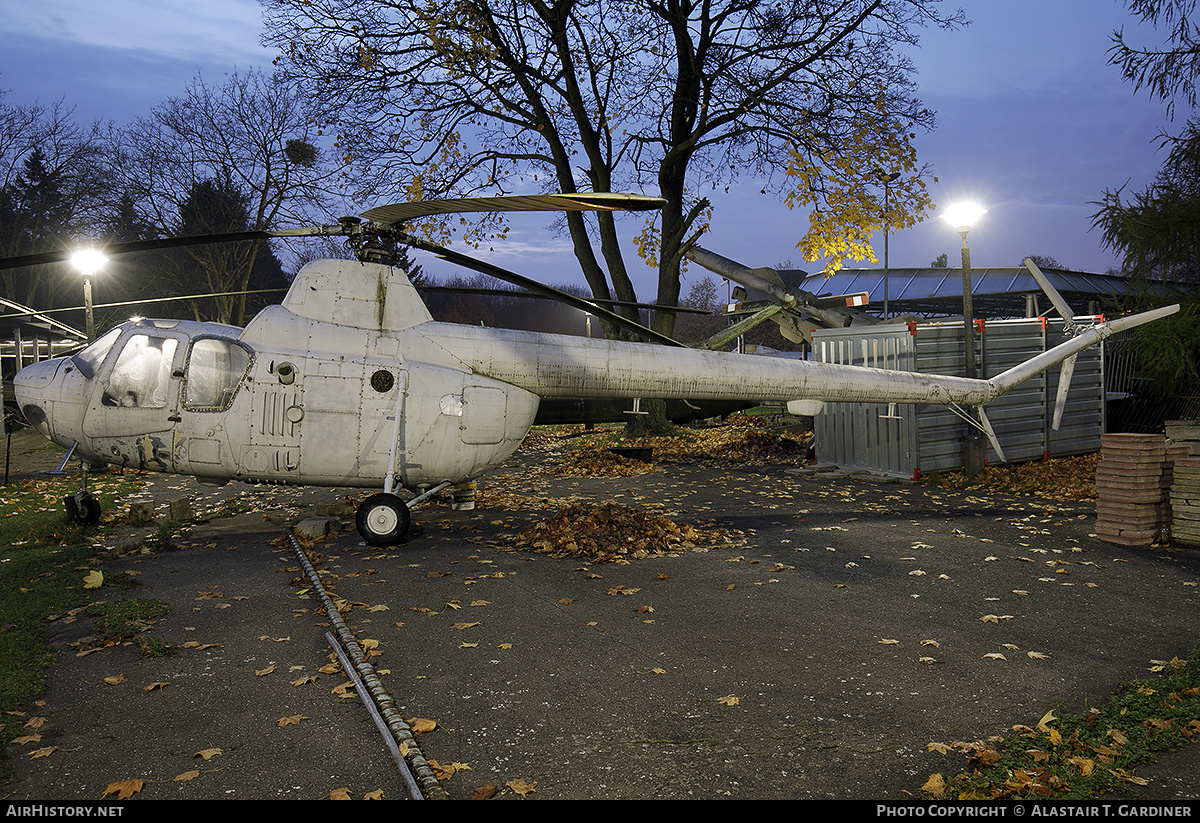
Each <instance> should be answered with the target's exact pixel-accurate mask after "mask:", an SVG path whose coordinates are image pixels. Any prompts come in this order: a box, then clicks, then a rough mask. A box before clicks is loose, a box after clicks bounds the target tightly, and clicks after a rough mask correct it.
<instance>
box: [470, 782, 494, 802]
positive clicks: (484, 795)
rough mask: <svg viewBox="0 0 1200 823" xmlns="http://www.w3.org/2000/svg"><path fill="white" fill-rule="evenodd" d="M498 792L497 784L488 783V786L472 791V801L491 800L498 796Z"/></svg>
mask: <svg viewBox="0 0 1200 823" xmlns="http://www.w3.org/2000/svg"><path fill="white" fill-rule="evenodd" d="M497 791H498V789H497V787H496V784H495V783H488V784H487V785H486V786H479V787H477V788H475V789H473V790H472V791H471V799H472V800H491V799H492V798H493V797H495V796H496V792H497Z"/></svg>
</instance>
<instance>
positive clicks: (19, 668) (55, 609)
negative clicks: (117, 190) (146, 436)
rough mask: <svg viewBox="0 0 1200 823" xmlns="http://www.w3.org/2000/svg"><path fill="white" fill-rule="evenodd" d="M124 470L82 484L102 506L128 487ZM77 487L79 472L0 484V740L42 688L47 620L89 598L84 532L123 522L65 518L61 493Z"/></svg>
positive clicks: (89, 548) (48, 658) (48, 656)
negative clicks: (81, 521)
mask: <svg viewBox="0 0 1200 823" xmlns="http://www.w3.org/2000/svg"><path fill="white" fill-rule="evenodd" d="M137 485H138V480H137V479H136V478H135V477H133V476H131V475H102V476H100V477H95V478H92V482H90V483H89V488H90V490H91V491H92V493H93V494H94V495H95V496H96V498H97V499H98V500H99V501H100V503H101V506H102V507H103V509H104V511H105V512H112V511H113V510H114V509H115V508H116V506H115V504H114V501H115V500H119V499H123V498H125V497H127V496H128V495H130V494H131V493H133V492H134V491H135V490H136V488H137ZM76 491H78V478H75V477H55V478H45V479H35V480H26V481H23V482H20V483H14V484H12V485H8V486H3V487H0V743H2V744H5V745H6V744H7V743H9V742H10V741H11V740H12V739H13V738H14V737H16V736H18V735H19V734H20V733H21V731H22V729H21V724H20V723H19V722H9V721H10V720H11V716H10V713H11V712H19V711H24V710H26V709H27V708H28V706H29V703H30V701H32V700H33V699H34V698H36V697H37V695H38V694H39V693H40V692H41V691H42V690H43V689H44V688H45V669H46V667H47V666H49V665H51V664H52V663H54V661H55V659H56V653H55V652H54V651H53V650H52V649H50V648H49V647H48V645H47V637H48V627H49V625H50V624H51V623H52V622H53V621H54V620H57V619H59V618H61V617H64V616H67V615H71V614H77V613H79V612H80V611H81V610H83V609H84V607H86V606H88V605H89V604H90V603H91V602H92V600H93V599H94V591H93V590H89V589H87V588H85V587H84V576H85V575H86V574H87V573H88V572H89V571H92V570H94V569H95V567H96V566H98V565H99V559H98V557H97V555H98V550H97V549H96V547H95V542H94V541H93V540H91V539H90V538H91V537H92V536H94V535H95V534H97V533H103V532H104V531H106V530H110V529H117V528H122V527H123V524H114V523H112V522H106V521H105V520H102V521H101V523H100V524H98V525H96V526H90V527H83V526H79V525H78V524H76V523H73V522H71V521H69V520H68V519H67V516H66V511H65V508H64V507H63V503H62V498H63V497H66V496H68V495H70V494H74V493H75V492H76Z"/></svg>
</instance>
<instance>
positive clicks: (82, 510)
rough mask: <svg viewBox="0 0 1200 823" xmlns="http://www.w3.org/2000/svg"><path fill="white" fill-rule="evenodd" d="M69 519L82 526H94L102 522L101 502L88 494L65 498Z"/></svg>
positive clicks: (81, 493) (82, 493)
mask: <svg viewBox="0 0 1200 823" xmlns="http://www.w3.org/2000/svg"><path fill="white" fill-rule="evenodd" d="M63 503H64V505H66V507H67V517H68V518H70V519H71V520H73V521H74V522H76V523H79V524H80V525H82V526H94V525H96V524H97V523H99V522H100V501H99V500H97V499H96V498H94V497H92V496H91V494H89V493H88V492H80V493H79V494H75V495H71V496H70V497H65V498H63Z"/></svg>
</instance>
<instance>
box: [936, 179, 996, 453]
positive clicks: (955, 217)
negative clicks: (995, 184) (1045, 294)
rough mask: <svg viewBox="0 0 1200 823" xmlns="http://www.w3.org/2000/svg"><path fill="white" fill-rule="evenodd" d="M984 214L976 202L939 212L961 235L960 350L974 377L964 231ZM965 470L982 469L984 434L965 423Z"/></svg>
mask: <svg viewBox="0 0 1200 823" xmlns="http://www.w3.org/2000/svg"><path fill="white" fill-rule="evenodd" d="M985 214H987V209H985V208H982V207H980V206H979V205H977V204H975V203H961V204H958V205H955V206H951V207H950V208H949V209H947V210H946V213H945V214H943V215H942V219H943V220H945V221H946V222H948V223H949V224H950V225H952V226H954V228H955V230H956V231H957V232H958V233H959V235H961V236H962V280H963V287H962V289H963V351H964V353H965V355H966V359H967V364H966V366H967V368H966V376H967V377H975V376H976V369H975V330H974V329H973V328H972V326H974V325H975V318H974V317H973V316H972V314H973V313H972V308H971V249H970V247H969V246H968V245H967V233H968V232H969V231H970V230H971V226H972V225H974V223H975V222H976V221H977V220H979V218H980V217H983V215H985ZM963 457H964V467H963V468H964V470H965V471H966V473H967V475H968V476H973V475H976V474H979V473H980V472H981V471H983V459H984V451H983V437H982V436H981V432H980V430H979V428H978V427H976V426H967V439H966V447H965V450H964V455H963Z"/></svg>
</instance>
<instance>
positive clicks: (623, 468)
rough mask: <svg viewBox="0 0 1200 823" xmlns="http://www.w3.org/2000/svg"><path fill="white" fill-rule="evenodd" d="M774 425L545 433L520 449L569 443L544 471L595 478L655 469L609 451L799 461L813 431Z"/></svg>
mask: <svg viewBox="0 0 1200 823" xmlns="http://www.w3.org/2000/svg"><path fill="white" fill-rule="evenodd" d="M775 422H776V421H775V420H774V419H772V418H770V417H765V416H756V415H740V414H739V415H731V416H730V417H728V418H726V419H725V420H724V421H723V422H722V423H721V424H719V425H716V426H709V427H706V428H680V429H678V430H676V432H675V433H674V434H670V435H661V436H653V437H623V436H621V432H620V430H613V429H607V430H599V431H596V432H592V433H584V432H579V431H573V430H568V431H567V432H566V433H563V430H561V429H545V430H536V431H534V432H531V433H530V435H529V436H528V437H527V438H526V440H525V442H524V443H522V444H521V449H522V450H523V451H543V452H544V451H548V450H551V449H554V448H555V447H556V446H558V445H562V443H563V442H564V441H565V440H567V439H572V440H573V441H574V444H575V446H574V447H573V448H568V449H564V450H563V454H564V455H565V463H564V464H563V465H560V466H555V467H550V468H547V469H545V470H544V471H545V472H546V473H553V474H571V475H594V476H622V475H637V474H644V473H645V472H647V471H655V470H656V469H655V468H654V467H653V466H650V465H647V464H646V463H643V462H642V461H638V460H634V459H632V458H627V457H622V456H620V455H614V454H612V453H611V452H609V451H608V450H609V449H610V448H613V447H626V448H649V449H651V450H653V455H654V459H655V460H664V461H674V462H697V461H705V460H715V461H719V462H739V463H775V462H784V461H801V460H803V459H804V457H805V454H806V452H807V450H808V444H809V442H810V441H811V440H812V432H786V431H784V432H776V431H771V430H770V429H771V427H772V426H773V425H774V424H775ZM568 428H569V427H568Z"/></svg>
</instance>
